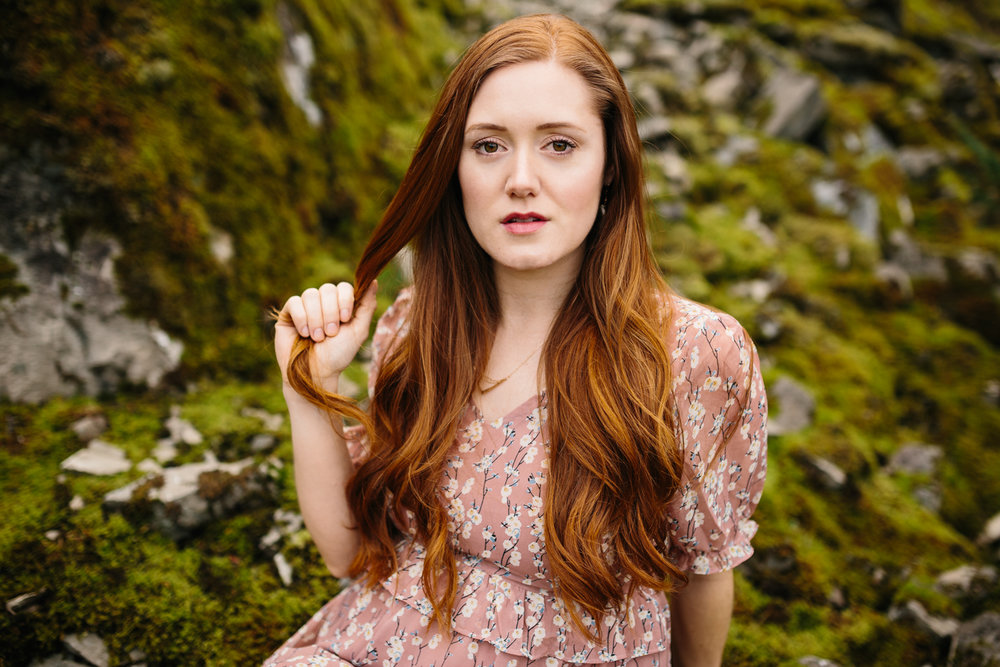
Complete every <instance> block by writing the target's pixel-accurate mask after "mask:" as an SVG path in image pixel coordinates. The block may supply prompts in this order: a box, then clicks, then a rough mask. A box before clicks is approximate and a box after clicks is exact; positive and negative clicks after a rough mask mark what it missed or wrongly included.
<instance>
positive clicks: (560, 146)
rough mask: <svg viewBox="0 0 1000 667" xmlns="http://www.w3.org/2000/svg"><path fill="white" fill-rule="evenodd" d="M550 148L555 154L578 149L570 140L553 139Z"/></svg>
mask: <svg viewBox="0 0 1000 667" xmlns="http://www.w3.org/2000/svg"><path fill="white" fill-rule="evenodd" d="M549 147H551V148H552V152H554V153H569V152H570V151H572V150H573V149H574V148H576V144H575V143H573V142H572V141H570V140H569V139H553V140H552V141H550V142H549Z"/></svg>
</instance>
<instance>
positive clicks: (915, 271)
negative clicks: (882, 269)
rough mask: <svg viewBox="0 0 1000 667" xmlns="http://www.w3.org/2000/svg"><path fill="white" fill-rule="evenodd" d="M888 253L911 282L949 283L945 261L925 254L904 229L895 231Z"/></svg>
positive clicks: (890, 239) (891, 237) (891, 236)
mask: <svg viewBox="0 0 1000 667" xmlns="http://www.w3.org/2000/svg"><path fill="white" fill-rule="evenodd" d="M887 251H888V254H889V258H890V259H891V261H892V262H894V263H895V264H897V265H898V266H900V267H901V268H902V269H903V270H904V271H906V274H907V275H908V276H909V277H910V279H911V280H914V281H917V280H924V281H930V282H935V283H945V282H947V281H948V268H947V266H946V264H945V261H944V259H942V258H941V257H938V256H937V255H932V254H930V253H927V252H924V250H923V249H922V248H921V247H920V245H919V244H918V243H917V242H916V241H914V240H913V239H912V238H911V237H910V236H909V235H908V234H907V233H906V232H905V231H903V230H902V229H895V230H893V231H892V233H891V234H890V235H889V243H888V248H887Z"/></svg>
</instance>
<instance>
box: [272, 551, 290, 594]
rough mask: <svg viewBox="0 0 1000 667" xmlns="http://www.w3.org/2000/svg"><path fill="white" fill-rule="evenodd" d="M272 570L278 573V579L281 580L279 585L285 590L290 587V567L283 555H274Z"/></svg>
mask: <svg viewBox="0 0 1000 667" xmlns="http://www.w3.org/2000/svg"><path fill="white" fill-rule="evenodd" d="M272 560H273V561H274V568H275V569H276V570H277V571H278V578H279V579H281V583H282V585H283V586H285V588H288V587H289V586H291V585H292V566H291V564H290V563H289V562H288V559H287V558H285V554H283V553H276V554H274V558H273V559H272Z"/></svg>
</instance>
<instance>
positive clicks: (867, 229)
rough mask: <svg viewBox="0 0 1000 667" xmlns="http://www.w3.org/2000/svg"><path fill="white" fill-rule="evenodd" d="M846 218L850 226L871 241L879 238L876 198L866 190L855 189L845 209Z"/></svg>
mask: <svg viewBox="0 0 1000 667" xmlns="http://www.w3.org/2000/svg"><path fill="white" fill-rule="evenodd" d="M847 219H848V220H850V221H851V226H852V227H854V229H855V230H856V231H857V232H858V234H860V235H861V237H862V238H864V239H867V240H869V241H871V242H873V243H877V242H878V240H879V223H880V222H881V214H880V213H879V208H878V199H877V198H876V197H875V195H873V194H872V193H871V192H868V191H867V190H860V189H859V190H857V191H855V192H854V197H853V199H852V201H851V202H850V208H849V210H848V211H847Z"/></svg>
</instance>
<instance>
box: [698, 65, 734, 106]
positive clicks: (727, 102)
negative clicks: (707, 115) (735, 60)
mask: <svg viewBox="0 0 1000 667" xmlns="http://www.w3.org/2000/svg"><path fill="white" fill-rule="evenodd" d="M744 81H745V77H744V76H743V72H742V70H740V69H737V68H735V67H731V68H729V69H727V70H723V71H722V72H719V73H718V74H713V75H712V76H710V77H709V78H708V79H706V80H705V83H704V84H702V87H701V96H702V97H703V98H704V99H705V101H706V102H708V103H709V104H710V105H712V106H713V107H716V108H718V109H723V110H726V111H732V110H733V109H735V108H736V107H737V106H739V103H740V101H741V100H742V98H743V90H744Z"/></svg>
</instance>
